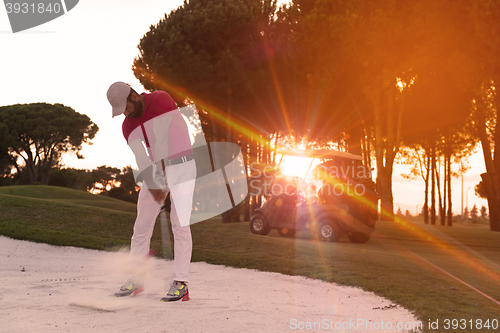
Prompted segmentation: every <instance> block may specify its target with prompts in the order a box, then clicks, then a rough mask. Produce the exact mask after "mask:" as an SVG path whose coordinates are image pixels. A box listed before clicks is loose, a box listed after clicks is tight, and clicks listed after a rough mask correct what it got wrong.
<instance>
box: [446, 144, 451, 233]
mask: <svg viewBox="0 0 500 333" xmlns="http://www.w3.org/2000/svg"><path fill="white" fill-rule="evenodd" d="M446 158H447V159H448V162H447V164H446V165H447V167H448V172H447V173H446V177H447V180H446V181H447V182H448V226H449V227H451V226H452V225H453V220H452V219H453V212H452V210H451V152H450V151H448V154H447V156H446Z"/></svg>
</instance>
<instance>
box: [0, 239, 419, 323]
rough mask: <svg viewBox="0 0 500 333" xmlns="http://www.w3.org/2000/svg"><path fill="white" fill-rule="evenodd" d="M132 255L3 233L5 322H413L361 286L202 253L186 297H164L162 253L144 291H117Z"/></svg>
mask: <svg viewBox="0 0 500 333" xmlns="http://www.w3.org/2000/svg"><path fill="white" fill-rule="evenodd" d="M127 258H129V257H128V256H127V255H126V254H124V253H114V252H113V253H110V252H102V251H93V250H86V249H80V248H74V247H57V246H51V245H47V244H37V243H31V242H26V241H18V240H13V239H10V238H6V237H2V236H0V279H1V280H0V281H1V284H0V331H1V332H296V331H301V332H304V331H306V332H332V331H333V332H408V330H407V329H397V325H398V323H399V327H403V328H404V325H405V324H406V325H407V327H409V325H410V324H412V323H414V322H416V321H417V320H416V318H415V317H414V316H413V315H412V314H411V313H410V312H409V311H408V310H406V309H404V308H402V307H400V306H395V305H392V304H391V302H390V301H388V300H386V299H384V298H381V297H378V296H375V295H374V294H371V293H368V292H365V291H363V290H361V289H357V288H350V287H341V286H338V285H335V284H332V283H325V282H321V281H317V280H311V279H306V278H303V277H292V276H285V275H281V274H277V273H265V272H258V271H254V270H248V269H234V268H227V267H223V266H215V265H209V264H206V263H198V262H197V263H192V264H191V279H190V283H189V292H190V297H191V299H190V301H188V302H171V303H164V302H160V301H159V299H160V298H161V297H163V296H164V295H165V293H166V291H167V289H168V286H169V284H170V282H171V280H172V271H173V263H172V262H171V261H165V260H160V259H150V260H149V261H148V263H147V264H146V265H145V267H144V269H145V271H149V273H150V274H149V277H148V278H147V279H146V281H147V284H146V291H145V292H143V293H142V294H140V295H137V296H135V297H132V298H115V297H112V294H113V293H114V292H115V291H117V289H118V288H119V287H120V285H121V284H122V283H123V282H125V281H124V280H125V279H126V277H125V276H124V275H123V272H122V270H121V269H119V268H118V267H117V266H123V263H126V262H127V260H128V259H127ZM315 322H316V329H314V325H315ZM358 324H359V326H358ZM342 325H343V326H344V327H343V328H342ZM370 325H371V327H372V329H369V328H370ZM389 325H390V326H389ZM391 326H392V329H388V327H391ZM367 327H368V329H367ZM377 327H378V329H377ZM336 328H337V329H336Z"/></svg>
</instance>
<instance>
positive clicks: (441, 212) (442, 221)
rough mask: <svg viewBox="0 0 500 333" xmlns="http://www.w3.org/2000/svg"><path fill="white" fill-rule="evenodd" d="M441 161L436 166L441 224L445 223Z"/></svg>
mask: <svg viewBox="0 0 500 333" xmlns="http://www.w3.org/2000/svg"><path fill="white" fill-rule="evenodd" d="M440 164H441V163H439V164H438V167H437V168H436V170H435V171H436V184H437V190H438V201H439V213H438V216H439V220H440V221H441V224H442V225H444V219H445V217H444V213H443V200H442V198H441V178H440V177H439V171H440V170H441V165H440Z"/></svg>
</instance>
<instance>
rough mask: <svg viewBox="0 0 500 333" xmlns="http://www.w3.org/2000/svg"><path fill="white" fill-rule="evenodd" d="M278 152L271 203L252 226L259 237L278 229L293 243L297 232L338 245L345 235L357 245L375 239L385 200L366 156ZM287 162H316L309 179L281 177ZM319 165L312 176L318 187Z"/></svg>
mask: <svg viewBox="0 0 500 333" xmlns="http://www.w3.org/2000/svg"><path fill="white" fill-rule="evenodd" d="M278 152H279V153H280V154H281V155H282V158H281V160H280V162H279V164H278V169H276V170H275V171H274V172H272V173H268V175H267V186H265V190H264V197H265V198H266V202H265V203H264V204H263V205H262V206H261V207H260V208H258V209H256V210H255V211H254V214H253V216H252V218H251V220H250V230H251V231H252V232H253V233H254V234H259V235H267V234H269V232H270V231H271V230H272V229H277V231H278V233H279V234H280V235H281V236H285V237H293V236H294V235H295V233H296V232H297V231H300V230H309V231H311V232H312V233H313V235H314V236H316V237H318V238H319V239H321V240H324V241H333V242H336V241H338V240H339V239H340V238H341V237H342V236H344V235H347V237H348V238H349V240H350V241H351V242H354V243H365V242H367V241H368V240H369V239H370V235H371V233H373V232H374V230H375V222H376V221H377V217H378V200H379V196H378V194H377V193H376V192H375V185H374V183H373V181H372V180H371V175H370V170H369V169H368V168H367V167H365V166H364V165H363V163H362V161H363V158H362V156H359V155H354V154H350V153H346V152H338V151H331V150H302V151H291V150H282V151H278ZM287 156H295V157H303V158H310V159H312V160H311V164H310V165H309V169H308V170H307V172H306V175H305V176H304V177H303V178H300V177H297V176H295V177H287V176H284V175H283V174H281V173H280V171H279V167H280V165H281V164H282V161H283V158H287ZM315 161H317V162H321V163H320V164H317V165H316V166H315V168H314V170H313V173H312V176H313V178H314V179H315V180H316V184H317V185H316V184H310V183H309V184H308V183H307V182H306V179H307V175H308V174H309V171H310V169H311V168H312V166H313V163H314V162H315ZM269 174H270V175H269ZM317 188H319V190H318V191H317V190H316V189H317Z"/></svg>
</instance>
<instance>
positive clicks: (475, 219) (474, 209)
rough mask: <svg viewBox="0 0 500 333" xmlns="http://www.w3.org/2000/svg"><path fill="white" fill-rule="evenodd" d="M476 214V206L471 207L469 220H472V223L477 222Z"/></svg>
mask: <svg viewBox="0 0 500 333" xmlns="http://www.w3.org/2000/svg"><path fill="white" fill-rule="evenodd" d="M477 214H478V209H477V207H476V205H475V204H474V206H472V209H471V210H470V218H471V219H472V222H474V223H475V222H476V221H477V216H478V215H477Z"/></svg>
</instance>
